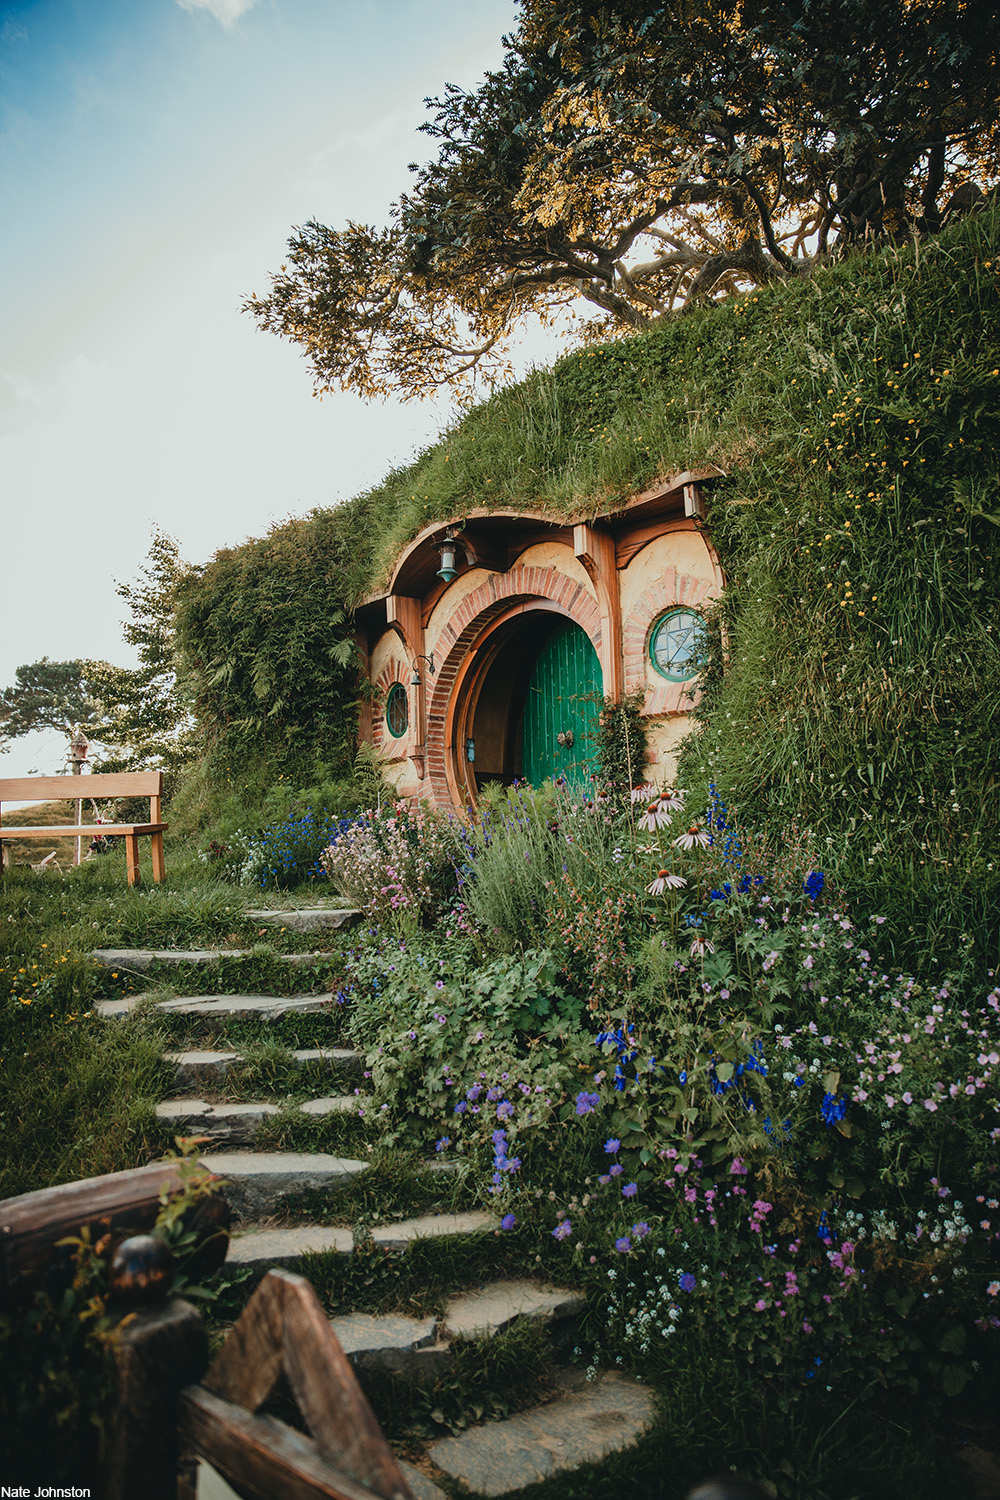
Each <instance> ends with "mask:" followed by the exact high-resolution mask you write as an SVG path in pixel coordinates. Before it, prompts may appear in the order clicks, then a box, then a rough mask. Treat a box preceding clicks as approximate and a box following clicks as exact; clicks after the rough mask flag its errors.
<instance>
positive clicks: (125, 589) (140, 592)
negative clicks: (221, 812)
mask: <svg viewBox="0 0 1000 1500" xmlns="http://www.w3.org/2000/svg"><path fill="white" fill-rule="evenodd" d="M189 571H190V570H189V568H188V566H187V564H185V563H183V562H181V560H180V557H179V555H178V548H177V543H176V541H174V539H173V538H172V537H170V536H167V535H166V533H164V532H162V531H154V533H153V539H152V543H151V545H150V549H149V553H148V555H147V559H146V566H145V567H144V568H143V569H142V571H141V574H140V577H139V580H138V581H137V582H136V583H131V584H130V583H119V584H118V585H117V586H116V592H117V593H118V595H119V596H120V597H121V598H122V599H124V600H125V601H126V603H127V604H128V606H129V612H130V614H131V619H130V620H125V621H123V622H122V634H123V635H124V637H125V640H126V641H127V642H128V644H129V645H130V646H135V647H136V648H137V652H138V657H139V665H138V667H136V668H130V667H115V666H112V665H111V664H110V663H109V662H88V663H87V664H86V665H87V669H88V671H89V673H90V677H91V681H92V683H93V687H94V691H95V693H96V695H97V697H98V699H99V701H100V703H101V708H102V714H101V720H100V722H99V724H98V725H97V726H96V727H95V731H94V732H95V735H96V737H97V738H98V739H99V740H101V741H102V742H103V743H104V744H105V745H107V746H108V747H110V753H109V754H105V755H102V756H101V770H102V771H138V770H166V771H174V770H178V769H179V768H180V767H181V766H182V765H183V764H184V763H185V762H186V761H187V760H188V759H189V758H190V756H191V754H192V753H193V749H194V734H195V721H194V717H193V714H192V711H191V702H190V697H189V695H188V693H187V691H186V688H185V686H184V683H183V682H182V681H181V679H180V678H179V676H178V672H177V661H176V636H175V627H174V612H175V607H176V602H177V594H178V589H179V587H180V584H181V582H182V581H183V580H184V579H185V578H186V577H187V575H188V573H189Z"/></svg>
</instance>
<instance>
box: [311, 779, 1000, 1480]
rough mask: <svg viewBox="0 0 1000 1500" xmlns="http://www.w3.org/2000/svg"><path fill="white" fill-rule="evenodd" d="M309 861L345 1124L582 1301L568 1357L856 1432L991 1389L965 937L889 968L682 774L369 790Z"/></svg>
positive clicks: (994, 1330) (992, 1297) (992, 1123)
mask: <svg viewBox="0 0 1000 1500" xmlns="http://www.w3.org/2000/svg"><path fill="white" fill-rule="evenodd" d="M827 854H828V855H829V851H827ZM321 863H322V866H323V868H324V870H325V875H326V879H328V880H329V882H330V883H332V885H333V886H334V887H335V889H336V890H337V891H338V892H339V893H340V895H342V896H343V897H344V898H345V899H347V900H349V901H350V902H351V903H353V904H355V905H357V906H358V907H360V908H361V909H362V910H363V912H364V914H365V919H366V920H365V925H364V928H363V929H362V932H361V935H360V936H356V937H355V940H354V942H353V944H352V946H351V947H350V949H349V951H348V952H347V953H346V954H345V966H344V977H343V979H342V980H341V982H340V984H339V986H338V989H337V994H336V999H337V1001H338V1007H339V1021H340V1026H341V1030H342V1033H343V1034H344V1035H346V1036H349V1037H350V1038H351V1039H352V1040H353V1041H354V1042H355V1043H356V1044H358V1045H360V1046H361V1047H363V1048H364V1050H365V1052H366V1055H367V1058H368V1073H369V1077H370V1085H371V1089H372V1093H371V1095H370V1097H369V1098H368V1099H366V1101H365V1102H364V1105H363V1106H359V1113H360V1114H362V1115H364V1116H366V1117H367V1123H368V1124H369V1125H372V1126H373V1127H374V1128H376V1129H377V1132H378V1136H379V1139H380V1140H381V1141H382V1143H383V1148H384V1149H397V1150H411V1151H415V1152H417V1153H419V1154H431V1155H434V1154H435V1153H436V1154H438V1155H440V1156H443V1157H447V1158H448V1159H449V1160H454V1161H459V1162H461V1163H464V1164H465V1165H466V1168H467V1177H466V1181H467V1183H468V1186H469V1190H470V1192H471V1193H472V1195H473V1196H474V1197H475V1198H476V1199H477V1200H478V1201H480V1202H481V1203H485V1204H492V1205H493V1206H494V1207H495V1210H496V1213H497V1216H498V1219H499V1222H500V1225H501V1228H502V1232H503V1234H504V1236H505V1237H509V1238H510V1239H511V1240H512V1241H516V1242H518V1244H519V1247H520V1253H521V1256H522V1257H523V1259H524V1260H525V1261H526V1262H529V1263H530V1262H535V1263H536V1264H537V1265H538V1266H539V1267H541V1268H544V1272H545V1274H547V1275H550V1276H558V1277H559V1278H566V1277H570V1278H572V1279H574V1280H575V1281H576V1282H577V1283H578V1284H580V1285H583V1286H585V1287H586V1288H587V1290H588V1293H589V1309H590V1311H589V1316H588V1322H587V1339H586V1342H585V1343H583V1344H581V1346H580V1347H579V1349H578V1350H577V1351H576V1357H577V1358H578V1359H579V1360H581V1361H583V1362H587V1363H590V1362H596V1361H597V1360H603V1361H607V1360H608V1359H610V1360H612V1361H614V1362H616V1363H617V1364H619V1365H620V1366H622V1367H623V1368H626V1369H629V1370H631V1371H633V1372H637V1373H638V1374H639V1375H640V1376H642V1377H643V1378H646V1379H649V1380H651V1381H653V1382H655V1383H656V1384H657V1386H658V1387H659V1388H660V1389H662V1390H664V1391H669V1390H676V1389H677V1388H678V1387H679V1388H681V1389H685V1390H688V1389H690V1387H691V1385H692V1381H694V1383H695V1385H696V1387H697V1388H698V1389H701V1390H704V1389H705V1388H706V1386H707V1387H710V1388H711V1389H713V1390H714V1391H715V1393H716V1397H717V1399H720V1400H723V1401H724V1402H725V1401H732V1402H733V1403H734V1404H735V1405H736V1407H737V1408H738V1409H743V1408H746V1405H747V1403H749V1404H750V1406H754V1405H756V1407H757V1410H758V1413H759V1420H760V1421H762V1422H764V1423H767V1422H775V1421H777V1422H778V1423H779V1427H780V1421H781V1418H779V1416H778V1414H779V1413H784V1414H786V1419H787V1420H791V1419H792V1417H793V1416H796V1415H797V1416H799V1417H802V1415H803V1413H805V1412H807V1411H812V1410H813V1409H815V1410H816V1411H821V1412H823V1413H824V1414H825V1415H824V1416H823V1418H822V1420H823V1421H824V1422H826V1423H830V1422H833V1423H834V1424H836V1422H837V1421H839V1420H840V1417H841V1416H843V1415H844V1414H846V1413H847V1412H848V1411H850V1410H853V1409H854V1408H855V1407H856V1405H857V1404H858V1403H864V1407H865V1415H864V1418H863V1419H859V1420H861V1426H862V1427H864V1426H865V1424H866V1423H868V1424H869V1425H870V1424H871V1423H872V1422H875V1423H876V1424H882V1429H883V1438H884V1439H886V1440H887V1439H888V1435H890V1429H891V1427H892V1424H893V1423H894V1422H896V1421H897V1414H898V1410H899V1408H900V1403H902V1407H903V1409H905V1410H907V1411H908V1412H909V1420H910V1421H911V1422H912V1420H913V1416H914V1413H915V1412H919V1413H920V1414H921V1416H920V1421H922V1422H927V1423H929V1424H930V1427H931V1428H932V1429H934V1430H941V1429H942V1424H944V1427H945V1428H946V1427H947V1424H948V1422H949V1421H954V1420H955V1417H956V1413H958V1412H960V1411H971V1410H974V1409H975V1407H976V1402H978V1401H980V1400H987V1401H988V1400H989V1397H988V1394H987V1393H988V1392H989V1391H990V1390H993V1391H995V1380H996V1374H997V1369H998V1362H997V1351H998V1346H1000V1340H998V1332H1000V1172H998V1163H1000V1151H998V1142H1000V1105H998V1097H997V1089H996V1078H997V1072H998V1068H1000V981H998V979H997V976H996V974H995V973H994V972H993V971H992V970H990V969H986V971H985V973H984V971H983V969H982V963H981V956H980V961H979V962H977V961H976V956H975V955H974V954H972V953H971V951H970V946H969V945H965V946H964V947H963V946H962V945H961V944H959V945H958V946H957V947H956V949H955V951H953V952H950V953H947V954H944V953H941V954H939V955H937V957H936V958H934V959H932V960H931V961H930V962H929V963H928V964H925V966H924V971H923V972H913V971H911V970H910V969H909V968H907V967H906V966H905V965H904V964H901V963H900V962H899V960H898V958H897V957H895V956H894V954H896V953H897V952H898V951H899V946H900V945H899V943H898V937H899V935H898V934H897V933H895V932H894V931H893V930H892V922H891V921H890V920H889V919H887V918H886V917H885V916H884V915H883V914H882V913H880V912H878V911H862V910H858V909H857V907H856V903H852V902H851V901H850V900H849V899H848V897H847V896H846V895H845V893H844V891H842V890H841V889H840V888H839V885H838V879H837V872H836V867H835V863H834V862H833V861H832V860H831V859H829V858H827V859H826V860H824V859H823V858H822V857H821V855H820V853H819V851H818V850H817V849H816V847H815V844H814V841H813V839H812V838H811V836H810V833H809V832H808V830H805V829H800V828H796V827H791V828H788V829H783V830H781V831H780V832H779V833H777V834H775V833H773V832H771V831H767V832H766V833H762V832H761V831H759V830H754V829H752V828H746V827H743V826H742V824H741V822H740V820H739V819H738V817H736V816H734V814H733V813H732V812H731V811H730V810H729V809H728V808H727V807H726V805H725V803H724V801H723V799H722V797H721V795H720V793H719V791H718V790H717V789H716V788H715V787H714V786H713V787H712V789H711V792H710V795H709V798H708V802H707V805H705V806H704V807H697V806H694V805H692V803H691V799H689V798H688V797H686V796H685V794H684V793H683V792H681V791H677V790H674V789H671V788H666V787H656V786H652V785H646V786H641V787H638V788H635V789H634V790H633V791H632V792H631V795H630V796H629V795H625V794H622V793H618V794H615V793H614V792H611V793H609V794H608V795H601V794H600V793H597V792H595V794H594V795H593V796H588V795H584V794H582V793H581V792H579V791H578V790H574V789H572V788H569V787H565V786H559V785H551V784H548V785H546V786H545V787H544V788H543V789H541V790H532V789H531V788H529V787H526V786H521V787H515V788H513V789H511V790H509V791H508V792H506V793H491V794H490V795H489V796H487V797H486V798H485V800H484V805H483V807H482V809H481V812H480V815H479V816H478V817H476V818H474V819H473V820H471V821H469V822H467V823H463V822H460V821H457V820H452V819H448V818H445V817H443V816H441V815H438V814H435V813H432V812H431V811H429V810H427V809H424V808H416V809H415V808H413V807H409V806H406V805H404V804H397V805H392V804H389V805H387V806H383V807H381V808H380V809H378V810H375V811H370V812H368V813H364V814H358V815H356V816H355V817H354V818H353V819H343V820H341V822H340V824H339V825H338V827H337V830H336V836H335V837H334V839H333V841H332V843H331V844H330V846H329V848H328V849H327V850H326V851H325V853H323V855H322V860H321ZM724 1392H725V1393H726V1394H725V1396H723V1394H722V1393H724ZM737 1393H738V1394H737ZM831 1413H833V1414H834V1415H833V1416H831ZM689 1415H690V1414H689ZM817 1420H818V1419H817ZM853 1420H854V1419H852V1421H853ZM696 1425H697V1424H696ZM806 1425H807V1427H808V1425H809V1424H808V1422H807V1423H806ZM776 1430H777V1429H776ZM841 1435H842V1436H843V1435H844V1434H841ZM728 1441H729V1442H732V1441H733V1437H732V1434H730V1436H729V1439H728ZM810 1441H816V1439H815V1434H814V1435H813V1438H811V1439H810ZM753 1446H754V1445H753V1443H748V1442H747V1439H746V1435H745V1434H744V1443H743V1450H742V1451H739V1452H737V1453H736V1454H735V1457H736V1458H743V1459H744V1460H745V1456H746V1451H747V1450H748V1449H752V1448H753ZM834 1446H836V1445H834ZM888 1446H889V1447H890V1448H891V1446H892V1444H891V1443H889V1445H888ZM736 1448H737V1449H739V1448H740V1445H739V1443H737V1444H736ZM786 1457H787V1455H786ZM788 1461H789V1463H791V1462H792V1460H791V1458H789V1459H788ZM802 1462H803V1461H802V1457H801V1455H799V1456H798V1457H795V1459H794V1463H793V1464H792V1469H793V1471H794V1472H795V1473H796V1474H798V1482H799V1483H801V1484H803V1485H804V1486H806V1485H807V1481H806V1470H805V1469H803V1468H802V1467H801V1465H802ZM796 1466H798V1467H796ZM935 1483H936V1484H939V1483H941V1480H940V1476H939V1477H938V1479H936V1480H935ZM806 1492H807V1488H803V1489H801V1490H796V1489H794V1488H792V1489H790V1490H789V1491H788V1493H806ZM810 1492H811V1491H810ZM908 1492H909V1493H916V1491H915V1490H910V1491H908ZM934 1492H935V1493H943V1492H944V1491H942V1490H940V1489H938V1490H935V1491H934ZM816 1493H830V1494H834V1493H840V1491H838V1490H837V1489H836V1487H835V1486H834V1487H833V1488H831V1489H830V1490H828V1491H827V1490H824V1489H822V1488H821V1489H818V1490H816ZM928 1493H930V1491H928Z"/></svg>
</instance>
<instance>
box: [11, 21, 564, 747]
mask: <svg viewBox="0 0 1000 1500" xmlns="http://www.w3.org/2000/svg"><path fill="white" fill-rule="evenodd" d="M514 19H515V9H514V3H513V0H467V3H465V4H462V3H460V0H350V3H347V0H250V3H247V0H26V3H20V4H18V3H15V4H9V3H8V4H3V3H0V494H2V512H3V533H2V534H3V555H4V560H5V563H6V566H5V568H4V586H3V589H2V590H0V686H6V685H8V684H9V683H11V682H12V681H13V677H14V670H15V668H16V667H17V666H18V665H19V664H21V663H22V662H29V661H35V660H37V659H38V658H40V657H41V656H43V655H47V656H50V657H52V658H56V659H64V658H68V657H76V656H83V657H107V658H109V659H111V660H117V661H121V662H126V661H127V660H128V659H129V658H128V653H127V651H126V649H125V648H124V646H123V645H122V644H121V639H120V628H119V620H120V617H121V607H120V601H119V600H118V599H117V597H116V595H115V592H114V586H113V580H115V579H124V580H128V579H131V578H133V577H135V575H136V573H137V571H138V569H139V567H140V566H141V565H142V562H143V559H144V558H145V554H146V550H147V548H148V545H149V536H150V531H151V528H152V527H153V526H154V525H159V526H161V527H163V528H164V529H166V530H167V531H169V532H171V533H172V534H173V535H174V536H176V537H177V539H178V541H179V543H180V547H181V552H182V555H183V556H185V557H186V558H188V559H189V560H191V561H193V562H202V561H204V560H206V559H207V558H208V557H209V556H210V555H211V553H212V552H213V551H215V550H216V548H218V547H222V546H227V545H232V544H233V543H236V542H239V541H240V540H242V538H244V537H245V536H248V535H251V536H253V535H260V534H262V533H263V532H265V531H266V530H267V529H268V527H269V526H270V525H271V524H272V523H273V522H274V521H277V520H281V519H282V518H284V517H285V516H287V515H291V514H299V513H302V512H304V511H307V510H309V509H310V508H311V507H313V506H315V505H327V504H331V503H334V502H335V501H336V500H337V499H342V498H345V497H347V496H349V495H352V494H354V493H356V492H358V491H359V490H362V489H364V488H366V487H368V486H369V485H370V484H373V483H375V482H376V481H377V480H378V479H380V478H381V477H382V475H383V474H384V473H385V472H386V471H387V469H388V468H390V467H391V466H392V465H393V464H395V463H397V462H399V461H401V460H404V459H406V458H407V457H408V456H409V455H410V454H411V453H412V451H413V450H414V449H415V448H419V447H421V446H423V445H424V443H425V442H427V441H428V440H430V439H431V438H433V436H434V435H435V434H436V432H437V431H438V430H439V428H440V426H441V424H442V422H443V421H444V420H445V419H446V416H447V409H446V408H445V407H443V406H442V407H441V408H439V409H438V410H435V409H434V408H432V407H430V406H428V405H427V404H419V403H417V404H411V405H408V406H401V405H400V404H399V403H396V402H392V403H385V404H377V405H371V406H365V405H364V404H362V403H361V402H360V401H357V400H356V399H354V398H352V397H349V396H344V395H338V396H333V397H327V398H325V399H324V400H323V401H317V400H315V399H313V397H312V394H311V385H310V381H309V377H308V373H307V369H306V366H305V364H304V362H303V361H302V360H301V359H300V357H299V356H298V354H297V353H296V352H295V351H294V350H293V349H292V348H290V347H288V346H286V345H285V344H284V343H283V342H282V341H281V340H278V339H276V338H273V337H270V336H266V335H264V334H262V333H259V332H257V330H256V328H255V326H254V324H253V322H252V320H251V319H250V318H249V317H248V316H247V315H245V314H241V313H240V311H239V308H240V304H241V302H242V300H243V298H244V296H245V295H246V294H247V293H249V292H260V291H263V290H264V289H265V288H266V286H267V282H268V273H269V272H270V271H273V270H275V269H277V267H278V265H279V264H280V263H281V260H282V258H283V255H284V250H285V244H286V241H287V239H288V236H289V233H290V232H291V229H292V227H293V226H294V225H296V224H300V223H303V222H304V221H305V220H306V219H309V218H317V219H320V220H324V221H326V222H330V223H340V222H343V221H344V220H346V219H348V218H351V219H356V220H361V221H365V222H372V223H382V222H384V220H385V218H386V213H387V210H388V207H389V204H390V203H391V201H392V200H393V198H395V197H396V196H397V195H398V193H399V192H400V191H401V190H403V189H405V187H406V186H407V183H408V181H409V174H408V173H407V171H406V167H407V164H408V163H409V162H411V161H415V160H422V159H424V158H425V157H426V156H428V155H429V154H431V150H432V146H433V143H432V142H431V141H430V140H428V139H427V137H425V136H422V135H420V134H418V133H417V126H418V125H419V123H420V121H421V120H422V119H423V118H424V111H423V105H422V100H423V98H424V97H425V96H426V95H429V94H436V93H438V92H440V91H441V89H442V88H443V86H444V84H445V82H453V83H458V84H461V85H465V86H472V85H474V84H475V82H476V81H477V80H478V79H479V78H480V77H481V76H482V74H483V72H484V71H485V70H486V69H489V68H492V67H495V66H497V65H498V64H499V62H500V59H501V56H502V50H501V45H500V38H501V35H502V34H503V33H504V32H505V31H509V30H511V29H512V26H513V24H514ZM543 352H544V346H542V345H541V344H535V345H534V346H533V347H527V346H526V351H525V358H528V357H529V356H530V355H532V354H542V353H543ZM61 759H62V747H61V745H60V744H59V743H58V742H56V743H55V744H54V745H53V744H52V743H51V742H47V743H46V744H44V745H43V744H41V743H39V744H35V743H34V742H28V741H24V742H21V743H20V744H16V745H14V746H13V747H12V748H11V750H10V751H9V752H8V753H7V754H6V755H0V775H19V774H24V773H25V772H27V771H28V770H29V769H32V768H35V767H37V769H39V770H41V771H48V772H51V771H54V770H56V769H58V766H59V763H60V761H61Z"/></svg>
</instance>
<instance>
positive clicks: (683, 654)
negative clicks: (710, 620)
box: [649, 609, 704, 682]
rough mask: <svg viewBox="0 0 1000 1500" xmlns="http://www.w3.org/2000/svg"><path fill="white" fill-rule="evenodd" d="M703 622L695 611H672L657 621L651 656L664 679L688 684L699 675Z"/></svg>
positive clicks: (651, 641) (651, 638)
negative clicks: (690, 679) (689, 680)
mask: <svg viewBox="0 0 1000 1500" xmlns="http://www.w3.org/2000/svg"><path fill="white" fill-rule="evenodd" d="M703 623H704V622H703V620H702V618H701V615H699V614H697V613H696V612H695V610H693V609H671V610H669V611H668V612H667V614H665V615H661V616H660V618H659V619H658V620H657V621H656V623H655V625H654V626H653V630H652V633H651V635H650V637H649V656H650V660H651V661H652V663H653V666H654V667H655V668H656V670H657V672H659V674H660V676H661V677H666V678H668V679H669V681H671V682H687V681H688V679H689V678H691V677H696V676H697V675H698V672H699V671H700V669H701V666H702V645H701V630H702V625H703Z"/></svg>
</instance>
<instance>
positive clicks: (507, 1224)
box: [500, 1214, 517, 1229]
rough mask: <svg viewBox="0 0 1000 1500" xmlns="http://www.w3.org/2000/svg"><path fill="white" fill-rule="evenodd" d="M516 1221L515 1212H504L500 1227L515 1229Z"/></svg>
mask: <svg viewBox="0 0 1000 1500" xmlns="http://www.w3.org/2000/svg"><path fill="white" fill-rule="evenodd" d="M516 1223H517V1220H516V1219H515V1217H514V1215H513V1214H504V1216H503V1218H502V1219H501V1220H500V1228H501V1229H513V1228H514V1225H515V1224H516Z"/></svg>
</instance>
